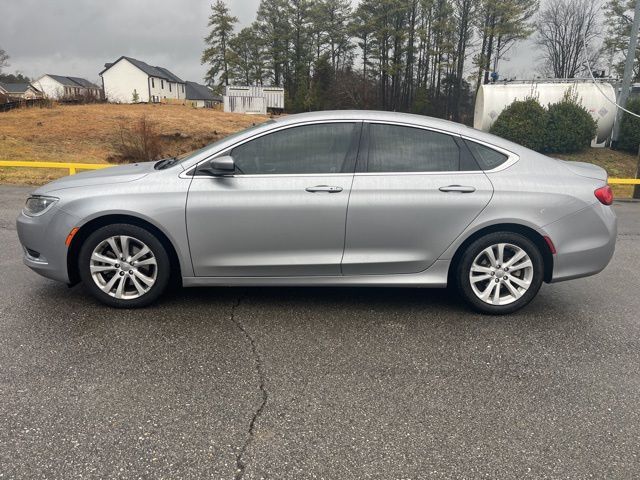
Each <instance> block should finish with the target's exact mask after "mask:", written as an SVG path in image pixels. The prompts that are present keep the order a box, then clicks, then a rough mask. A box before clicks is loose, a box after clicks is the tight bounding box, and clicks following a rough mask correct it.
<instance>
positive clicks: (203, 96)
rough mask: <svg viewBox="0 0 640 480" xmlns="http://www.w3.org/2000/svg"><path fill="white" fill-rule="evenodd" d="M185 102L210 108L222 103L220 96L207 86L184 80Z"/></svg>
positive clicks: (198, 106)
mask: <svg viewBox="0 0 640 480" xmlns="http://www.w3.org/2000/svg"><path fill="white" fill-rule="evenodd" d="M185 85H186V103H187V105H191V106H193V107H197V108H204V107H206V108H212V107H214V106H215V105H220V104H221V103H222V96H221V95H215V94H214V93H213V92H212V91H211V89H210V88H209V87H207V86H206V85H202V84H200V83H196V82H190V81H188V80H187V81H186V82H185Z"/></svg>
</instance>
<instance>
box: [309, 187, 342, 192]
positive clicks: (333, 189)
mask: <svg viewBox="0 0 640 480" xmlns="http://www.w3.org/2000/svg"><path fill="white" fill-rule="evenodd" d="M305 190H306V191H307V192H311V193H315V192H327V193H338V192H341V191H342V187H333V186H329V185H316V186H315V187H307V188H305Z"/></svg>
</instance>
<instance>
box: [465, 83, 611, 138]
mask: <svg viewBox="0 0 640 480" xmlns="http://www.w3.org/2000/svg"><path fill="white" fill-rule="evenodd" d="M598 87H599V88H600V90H602V92H603V93H604V94H605V95H606V96H607V97H608V98H610V99H612V100H615V98H616V93H615V90H614V89H613V86H612V85H611V84H610V83H606V82H599V83H598V86H596V85H594V84H593V82H585V81H579V80H578V81H567V80H565V81H544V80H541V81H530V82H508V83H490V84H486V85H481V86H480V89H479V90H478V94H477V95H476V105H475V110H474V114H473V126H474V128H477V129H479V130H483V131H485V132H488V131H489V128H490V127H491V125H492V124H493V122H494V121H495V120H496V118H498V115H500V113H501V112H502V110H504V109H505V108H506V107H508V106H509V105H510V104H511V103H512V102H513V101H514V100H524V99H526V98H528V97H534V98H537V99H538V101H539V102H540V104H541V105H543V106H544V107H546V106H547V105H548V104H550V103H556V102H559V101H560V100H562V98H563V96H564V95H565V93H566V92H567V91H568V90H571V89H573V91H574V92H575V93H577V97H578V100H579V101H580V102H581V103H582V106H584V107H585V108H586V109H587V111H588V112H589V113H590V114H591V116H592V117H593V119H594V120H595V121H596V122H597V124H598V131H597V142H598V143H601V142H604V141H605V140H606V139H607V138H609V136H610V135H611V130H612V129H613V122H614V120H615V117H616V108H615V106H614V105H613V104H612V103H610V102H609V101H607V99H606V98H604V96H603V95H602V93H600V91H598Z"/></svg>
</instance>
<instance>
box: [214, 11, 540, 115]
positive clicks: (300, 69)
mask: <svg viewBox="0 0 640 480" xmlns="http://www.w3.org/2000/svg"><path fill="white" fill-rule="evenodd" d="M537 9H538V3H537V1H536V0H533V1H532V0H361V1H360V3H359V4H357V5H356V6H355V7H354V6H352V3H351V1H350V0H262V1H261V2H260V5H259V8H258V11H257V15H256V19H255V21H254V22H253V23H252V24H251V25H250V26H249V27H246V28H243V29H241V30H240V31H239V32H236V31H235V27H236V24H237V23H238V19H237V18H236V17H234V16H232V15H231V14H230V11H229V8H228V6H227V4H226V3H225V2H224V1H223V0H217V1H215V2H214V3H213V5H212V6H211V16H210V18H209V27H210V33H209V35H208V37H207V38H206V39H205V42H206V48H205V50H204V52H203V55H202V62H203V63H206V64H208V65H209V71H208V72H207V76H206V81H207V83H208V84H209V85H211V86H224V85H228V84H230V83H242V84H247V85H262V84H270V85H276V86H282V87H284V88H285V90H286V92H287V104H288V109H289V110H291V111H305V110H316V109H327V108H347V107H352V108H381V109H385V110H398V111H411V112H416V113H423V114H430V115H437V116H441V117H448V118H453V119H455V120H464V117H465V115H466V116H468V115H469V112H470V105H471V100H472V96H473V92H472V86H471V82H470V79H469V78H468V75H467V74H468V73H469V72H468V71H467V69H468V66H469V65H472V66H473V69H474V71H475V72H476V73H475V74H474V75H473V77H475V78H477V79H478V80H479V81H485V80H487V79H488V78H489V73H490V72H491V71H494V70H495V69H496V68H497V66H498V64H499V62H500V60H502V59H503V58H505V55H506V54H507V52H508V51H509V49H510V48H511V47H512V46H513V44H514V43H515V42H516V41H518V40H520V39H523V38H526V37H528V36H529V35H530V34H531V33H532V31H533V28H532V23H531V19H532V17H533V15H534V13H535V12H536V11H537ZM474 83H475V82H474Z"/></svg>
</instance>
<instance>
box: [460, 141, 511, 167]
mask: <svg viewBox="0 0 640 480" xmlns="http://www.w3.org/2000/svg"><path fill="white" fill-rule="evenodd" d="M465 143H466V144H467V146H468V147H469V150H471V153H472V154H473V156H474V157H475V159H476V161H477V162H478V165H480V168H481V169H482V170H493V169H494V168H497V167H499V166H500V165H502V164H503V163H504V162H506V161H507V159H508V158H509V157H508V156H507V155H505V154H504V153H501V152H498V151H497V150H494V149H493V148H490V147H487V146H485V145H481V144H479V143H476V142H472V141H471V140H466V139H465Z"/></svg>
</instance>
